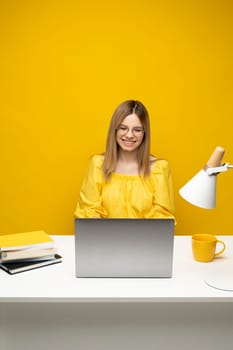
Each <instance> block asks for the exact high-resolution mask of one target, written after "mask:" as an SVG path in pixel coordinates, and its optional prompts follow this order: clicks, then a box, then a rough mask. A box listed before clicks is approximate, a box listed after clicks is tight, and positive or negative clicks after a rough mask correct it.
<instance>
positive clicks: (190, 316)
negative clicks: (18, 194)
mask: <svg viewBox="0 0 233 350" xmlns="http://www.w3.org/2000/svg"><path fill="white" fill-rule="evenodd" d="M54 238H55V241H56V245H57V247H58V252H59V253H60V254H61V255H62V256H63V262H62V263H61V264H57V265H53V266H48V267H44V268H40V269H37V270H33V271H28V272H24V273H21V274H18V275H13V276H10V275H8V274H7V273H6V272H4V271H2V270H0V322H1V324H0V325H1V327H0V339H1V346H0V349H1V350H27V349H33V350H42V349H43V350H44V349H47V348H51V349H58V350H61V349H66V350H73V349H81V350H86V349H87V350H89V349H90V350H92V349H93V350H99V349H101V350H105V349H106V350H107V349H108V350H115V349H117V350H119V349H126V350H131V349H134V350H139V349H140V350H141V349H142V348H146V349H149V350H150V349H158V350H159V349H173V348H175V349H179V350H184V349H185V350H186V349H191V350H192V349H195V350H196V348H197V347H198V348H200V349H202V348H211V349H212V350H213V349H214V350H215V349H219V348H220V347H222V346H223V345H224V349H232V344H233V292H226V291H220V290H217V289H214V288H211V287H209V286H207V285H206V284H205V282H204V280H206V279H207V280H208V279H209V280H211V279H212V278H213V276H214V275H222V274H226V275H228V276H232V279H233V237H230V236H224V237H223V236H221V239H223V240H224V241H225V242H226V244H227V250H226V252H225V253H224V254H223V256H222V257H220V258H218V259H215V260H214V261H213V262H211V263H207V264H206V263H198V262H195V261H194V260H193V258H192V252H191V237H190V236H185V237H184V236H183V237H179V236H176V237H175V246H174V264H173V277H172V278H171V279H77V278H75V263H74V237H73V236H54Z"/></svg>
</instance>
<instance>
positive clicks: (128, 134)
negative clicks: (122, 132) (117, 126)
mask: <svg viewBox="0 0 233 350" xmlns="http://www.w3.org/2000/svg"><path fill="white" fill-rule="evenodd" d="M126 136H127V137H133V136H134V134H133V130H132V129H128V130H127V133H126Z"/></svg>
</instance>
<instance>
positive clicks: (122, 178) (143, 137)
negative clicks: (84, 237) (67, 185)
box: [75, 100, 175, 218]
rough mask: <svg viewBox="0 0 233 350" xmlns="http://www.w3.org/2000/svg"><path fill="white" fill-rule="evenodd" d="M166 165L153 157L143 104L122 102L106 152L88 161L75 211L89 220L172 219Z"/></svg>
mask: <svg viewBox="0 0 233 350" xmlns="http://www.w3.org/2000/svg"><path fill="white" fill-rule="evenodd" d="M174 212H175V210H174V195H173V185H172V177H171V172H170V168H169V165H168V162H167V161H166V160H164V159H157V158H155V157H154V156H152V155H151V154H150V123H149V116H148V112H147V110H146V108H145V106H144V105H143V104H142V103H141V102H139V101H134V100H129V101H125V102H123V103H121V104H120V105H119V106H118V107H117V108H116V110H115V112H114V114H113V116H112V120H111V123H110V127H109V132H108V137H107V144H106V151H105V153H104V154H101V155H94V156H92V158H91V159H90V161H89V166H88V169H87V173H86V176H85V178H84V181H83V183H82V186H81V191H80V196H79V200H78V204H77V208H76V211H75V216H76V217H84V218H85V217H86V218H94V217H95V218H96V217H101V218H163V217H164V218H165V217H170V218H174Z"/></svg>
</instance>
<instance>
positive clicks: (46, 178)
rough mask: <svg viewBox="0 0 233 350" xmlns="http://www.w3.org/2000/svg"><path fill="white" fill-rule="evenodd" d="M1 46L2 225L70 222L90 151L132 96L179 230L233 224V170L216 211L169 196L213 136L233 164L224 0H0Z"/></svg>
mask: <svg viewBox="0 0 233 350" xmlns="http://www.w3.org/2000/svg"><path fill="white" fill-rule="evenodd" d="M0 49H1V55H0V77H1V84H0V118H1V127H0V161H1V172H0V232H1V233H12V232H21V231H32V230H38V229H43V230H45V231H47V232H48V233H51V234H71V233H73V212H74V210H75V206H76V201H77V198H78V193H79V188H80V184H81V181H82V178H83V176H84V173H85V169H86V166H87V161H88V158H89V157H90V155H92V154H94V153H99V152H102V151H104V148H105V139H106V134H107V129H108V125H109V121H110V118H111V115H112V112H113V110H114V109H115V107H116V106H117V105H118V104H119V103H121V102H122V101H124V100H125V99H131V98H133V99H139V100H141V101H142V102H143V103H144V104H145V105H146V106H147V108H148V110H149V112H150V116H151V126H152V149H151V151H152V153H153V154H154V155H156V156H158V157H164V158H167V159H168V160H169V163H170V166H171V168H172V172H173V178H174V186H175V190H176V198H175V199H176V212H177V226H176V234H193V233H198V232H208V233H214V234H232V233H233V224H232V223H233V220H232V217H233V213H232V200H233V171H228V172H227V173H224V174H221V175H219V176H218V181H217V182H218V197H217V208H216V209H215V210H203V209H199V208H196V207H193V206H191V205H190V204H188V203H187V202H185V201H184V200H183V199H181V198H180V197H179V195H178V189H179V188H180V187H181V186H183V184H184V183H185V182H186V181H187V180H188V179H189V178H191V177H192V176H193V175H194V174H195V173H196V172H197V171H199V170H200V168H201V167H202V166H203V165H204V164H205V162H206V161H207V160H208V158H209V156H210V154H211V153H212V151H213V150H214V148H215V147H216V146H217V145H221V146H223V147H224V148H225V149H226V155H225V157H224V160H225V161H229V162H232V163H233V144H232V138H233V132H232V127H233V118H232V117H233V98H232V95H233V67H232V63H233V3H232V1H230V0H222V1H219V0H190V1H181V0H177V1H174V0H164V1H163V0H161V1H157V0H118V1H111V0H98V1H96V0H85V1H84V0H83V1H81V0H76V1H75V0H74V1H72V0H63V1H61V0H54V1H53V0H34V1H31V0H7V1H5V0H4V1H3V0H0Z"/></svg>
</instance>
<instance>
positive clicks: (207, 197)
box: [179, 169, 217, 209]
mask: <svg viewBox="0 0 233 350" xmlns="http://www.w3.org/2000/svg"><path fill="white" fill-rule="evenodd" d="M216 182H217V177H216V176H213V175H208V174H207V172H206V171H205V170H203V169H202V170H200V171H199V172H198V173H197V174H196V175H195V176H194V177H193V178H192V179H191V180H189V181H188V182H187V183H186V184H185V185H184V186H183V187H182V188H181V189H180V190H179V193H180V195H181V197H183V198H184V199H185V200H186V201H188V202H189V203H191V204H193V205H196V206H197V207H200V208H205V209H213V208H215V207H216Z"/></svg>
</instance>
